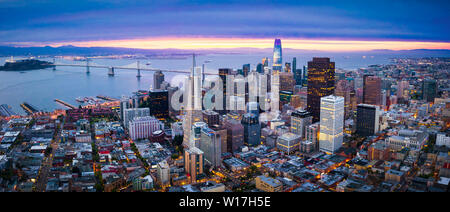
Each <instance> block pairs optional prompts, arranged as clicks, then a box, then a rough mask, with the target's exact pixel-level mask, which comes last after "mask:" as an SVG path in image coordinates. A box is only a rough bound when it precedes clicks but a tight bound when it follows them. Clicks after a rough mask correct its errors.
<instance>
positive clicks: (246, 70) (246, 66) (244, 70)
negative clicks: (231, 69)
mask: <svg viewBox="0 0 450 212" xmlns="http://www.w3.org/2000/svg"><path fill="white" fill-rule="evenodd" d="M249 72H250V64H244V65H243V66H242V75H244V77H246V76H248V73H249Z"/></svg>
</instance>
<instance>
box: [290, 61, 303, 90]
mask: <svg viewBox="0 0 450 212" xmlns="http://www.w3.org/2000/svg"><path fill="white" fill-rule="evenodd" d="M302 71H303V70H302V69H297V58H295V57H294V59H292V72H293V74H294V80H295V85H302Z"/></svg>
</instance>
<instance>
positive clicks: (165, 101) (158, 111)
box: [148, 89, 169, 119]
mask: <svg viewBox="0 0 450 212" xmlns="http://www.w3.org/2000/svg"><path fill="white" fill-rule="evenodd" d="M148 95H149V98H148V101H149V104H148V106H149V108H150V115H152V116H155V117H156V118H158V119H166V118H168V117H169V92H168V91H167V90H159V89H154V90H151V91H150V92H149V94H148Z"/></svg>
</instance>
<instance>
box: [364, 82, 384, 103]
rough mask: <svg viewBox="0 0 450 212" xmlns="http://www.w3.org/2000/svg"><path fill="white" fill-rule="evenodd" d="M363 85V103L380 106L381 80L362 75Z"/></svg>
mask: <svg viewBox="0 0 450 212" xmlns="http://www.w3.org/2000/svg"><path fill="white" fill-rule="evenodd" d="M363 83H364V85H363V103H364V104H370V105H381V78H379V77H377V76H373V75H364V78H363Z"/></svg>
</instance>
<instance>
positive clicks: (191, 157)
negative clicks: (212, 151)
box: [184, 147, 204, 183]
mask: <svg viewBox="0 0 450 212" xmlns="http://www.w3.org/2000/svg"><path fill="white" fill-rule="evenodd" d="M203 168H204V158H203V151H202V150H200V149H199V148H196V147H190V148H188V149H186V150H185V151H184V171H185V172H186V175H187V176H188V178H189V181H190V182H191V183H195V182H197V179H198V176H199V175H201V174H203Z"/></svg>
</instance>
